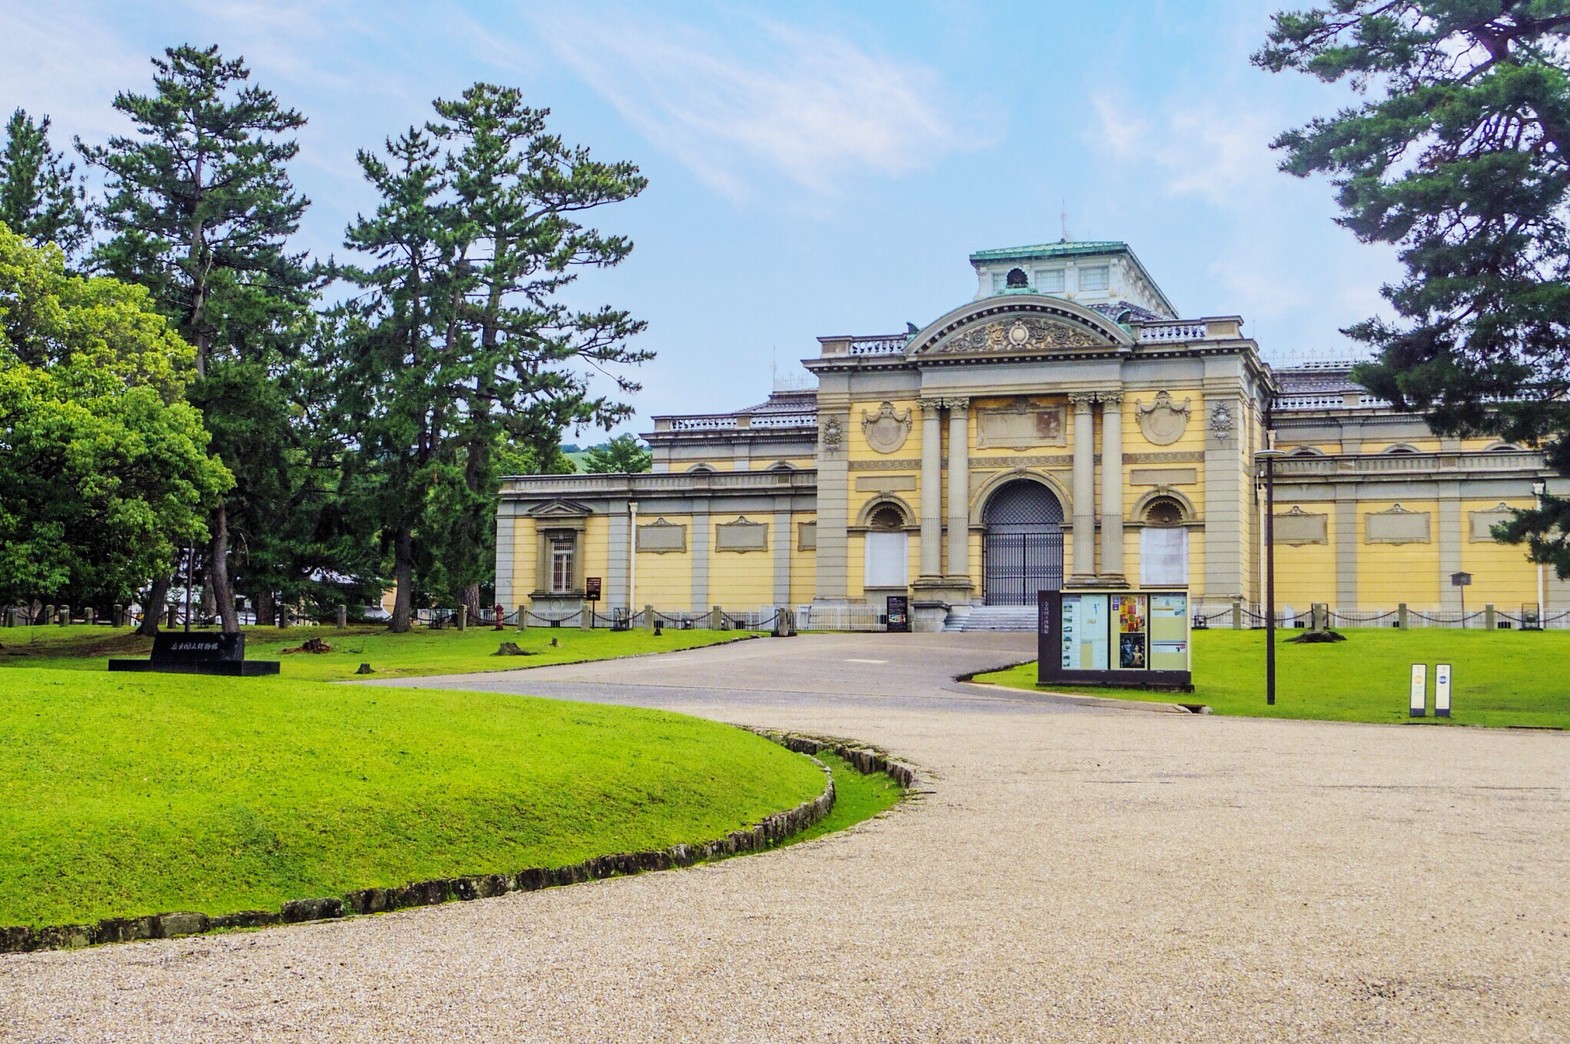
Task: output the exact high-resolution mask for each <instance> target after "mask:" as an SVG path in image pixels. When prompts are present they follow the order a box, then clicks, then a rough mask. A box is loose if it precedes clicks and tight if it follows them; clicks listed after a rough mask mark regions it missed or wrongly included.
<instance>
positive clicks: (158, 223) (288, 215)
mask: <svg viewBox="0 0 1570 1044" xmlns="http://www.w3.org/2000/svg"><path fill="white" fill-rule="evenodd" d="M153 66H154V68H155V70H156V71H155V75H154V90H153V93H151V94H146V95H140V94H131V93H127V92H122V93H120V94H119V95H117V96H116V98H115V101H114V107H115V108H116V109H117V110H119V111H120V112H121V113H124V114H125V115H126V116H128V117H129V118H130V119H131V121H132V123H133V124H134V125H135V127H136V130H137V134H136V136H134V137H123V136H121V137H114V138H111V139H110V140H109V142H108V143H107V144H106V145H103V146H83V147H82V152H83V155H84V156H86V157H87V159H88V160H89V161H90V162H91V163H93V164H95V165H96V166H99V167H101V168H102V169H103V170H104V172H105V175H106V178H107V192H106V198H105V200H104V202H103V204H102V205H101V206H100V208H99V211H98V213H99V217H100V219H101V221H102V224H103V226H104V228H105V229H106V230H107V231H108V232H109V233H110V236H111V238H110V239H109V240H108V241H107V242H105V243H104V244H103V245H102V246H101V247H100V248H99V249H98V250H97V251H96V253H95V259H96V261H97V263H98V265H99V266H100V267H101V268H102V269H103V270H104V271H106V272H108V273H109V274H112V275H114V276H116V277H118V278H121V279H125V280H127V281H130V282H136V283H140V284H141V285H143V286H145V287H147V288H148V289H149V290H150V291H151V292H152V294H153V297H154V299H155V300H156V301H157V302H158V305H159V307H160V308H161V309H162V310H163V312H164V314H165V315H167V316H169V317H170V319H171V320H172V321H173V322H174V323H175V324H176V326H177V327H178V329H179V330H180V332H181V334H182V335H183V336H184V337H185V339H186V340H187V341H189V342H190V343H191V344H192V345H193V346H194V347H195V349H196V359H195V365H196V373H197V375H198V378H199V379H198V380H197V381H196V383H195V384H194V385H193V387H192V389H191V399H192V401H193V402H195V403H196V404H197V405H198V406H200V407H201V409H202V411H203V415H204V417H205V418H206V423H207V426H208V428H209V429H210V430H211V431H212V433H213V436H214V448H215V449H216V450H217V451H218V453H219V454H220V456H222V458H223V459H224V460H225V462H227V463H228V464H229V465H230V466H231V467H233V468H234V469H235V470H236V478H237V488H236V491H235V495H234V496H233V497H230V498H226V499H225V500H224V501H222V502H220V503H219V504H217V505H216V506H215V508H214V511H213V518H212V525H211V532H212V543H211V554H210V556H209V563H208V581H209V583H210V585H211V589H212V593H213V595H214V598H215V601H216V608H217V611H218V615H219V618H220V621H221V623H222V625H223V627H224V629H225V630H233V629H235V628H237V627H238V626H239V619H238V615H237V613H236V610H235V599H234V594H235V588H234V584H233V582H232V580H231V576H230V565H229V559H230V555H229V549H230V543H231V536H232V532H233V531H234V529H235V528H236V527H240V528H241V529H248V530H249V532H250V533H251V535H253V536H256V537H260V536H261V535H262V534H264V533H266V532H268V531H269V528H270V524H271V523H272V521H273V517H274V516H273V513H272V512H271V511H269V510H268V509H269V507H271V506H274V505H277V504H278V503H280V501H279V499H278V497H277V495H276V493H277V491H276V482H275V476H273V475H271V474H269V472H271V471H272V470H274V469H276V468H277V466H278V462H279V461H280V459H285V458H287V455H288V451H289V448H290V446H289V441H290V440H289V433H290V427H289V424H288V417H287V413H286V411H285V409H284V401H285V400H284V398H283V397H282V396H280V395H279V394H278V391H277V388H276V387H275V384H276V378H277V374H278V371H279V369H280V368H281V367H282V366H284V365H286V364H287V361H288V356H289V354H290V353H291V352H295V351H297V348H298V344H297V342H298V334H299V328H300V324H301V321H302V320H301V317H302V314H303V313H305V312H306V310H307V309H308V307H309V306H310V304H311V302H312V300H313V294H314V277H313V275H312V272H311V271H310V269H309V268H308V267H307V265H306V263H305V259H304V257H303V256H302V255H298V254H291V253H289V252H288V251H287V249H286V243H287V240H288V237H289V236H290V235H292V234H293V233H294V232H295V230H296V229H297V228H298V226H299V221H300V216H301V214H302V213H303V212H304V211H305V208H306V206H307V202H308V201H307V200H306V199H305V198H304V197H303V196H301V195H299V194H298V193H297V192H295V190H294V188H293V186H292V185H291V183H290V180H289V177H288V173H287V171H286V169H285V165H286V164H287V163H288V162H289V161H290V160H292V159H293V158H294V156H295V154H296V152H297V151H298V146H297V144H296V143H295V141H294V139H293V138H292V137H291V135H292V133H293V132H294V131H297V130H298V129H299V128H300V127H302V126H303V125H304V123H305V119H304V117H302V116H301V115H300V114H299V113H297V112H295V111H294V110H292V109H285V108H283V107H281V106H280V105H279V103H278V100H277V98H276V97H275V96H274V95H273V94H272V93H271V92H269V91H266V90H263V89H262V88H260V87H256V86H254V85H251V84H249V83H248V82H247V81H248V80H249V77H250V72H249V70H248V69H247V68H246V66H245V63H244V61H243V60H241V59H234V60H229V59H225V58H223V57H222V56H220V55H219V53H218V49H217V48H216V47H208V48H196V47H190V46H182V47H172V48H169V49H168V50H166V51H165V52H164V57H163V58H155V59H153ZM153 627H156V621H154V622H152V623H151V624H150V629H151V628H153Z"/></svg>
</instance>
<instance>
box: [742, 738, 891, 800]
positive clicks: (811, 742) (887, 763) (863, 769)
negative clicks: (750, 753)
mask: <svg viewBox="0 0 1570 1044" xmlns="http://www.w3.org/2000/svg"><path fill="white" fill-rule="evenodd" d="M742 727H743V728H745V729H747V731H748V732H755V733H757V734H758V735H759V736H762V737H763V738H764V739H767V740H773V741H774V742H775V743H778V744H779V745H780V746H782V747H785V748H787V749H789V750H793V751H795V752H796V753H798V754H808V755H816V754H821V753H822V752H823V751H825V750H827V751H829V752H831V753H833V754H837V755H838V756H840V757H841V758H843V759H845V760H846V761H847V762H849V763H850V765H851V767H852V768H854V769H855V770H856V771H857V772H860V773H861V774H862V775H863V776H871V775H874V774H876V773H879V772H883V773H886V774H887V775H888V776H889V778H891V779H893V780H894V782H896V783H898V784H899V785H900V786H901V787H903V788H904V789H906V790H911V789H914V788H915V786H916V771H915V770H914V769H912V768H911V767H910V766H909V765H905V764H901V763H900V762H898V761H891V760H889V756H888V755H887V754H886V753H885V752H883V751H881V750H878V749H876V748H875V747H867V746H862V745H855V746H852V745H851V744H850V743H849V742H848V741H846V740H826V739H819V738H818V737H816V736H804V735H801V734H800V733H794V732H791V733H785V732H776V731H774V730H772V729H755V728H752V727H751V726H745V725H744V726H742Z"/></svg>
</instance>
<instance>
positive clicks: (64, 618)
mask: <svg viewBox="0 0 1570 1044" xmlns="http://www.w3.org/2000/svg"><path fill="white" fill-rule="evenodd" d="M70 622H71V607H70V606H68V605H62V606H61V607H60V614H59V615H58V616H56V617H55V623H57V624H59V625H60V626H61V627H64V626H65V625H66V624H68V623H70Z"/></svg>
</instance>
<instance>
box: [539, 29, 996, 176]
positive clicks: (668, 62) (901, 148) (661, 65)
mask: <svg viewBox="0 0 1570 1044" xmlns="http://www.w3.org/2000/svg"><path fill="white" fill-rule="evenodd" d="M534 23H535V25H536V27H537V29H538V31H539V32H540V33H541V35H542V36H543V37H544V38H545V39H546V40H547V42H548V43H549V44H550V46H551V47H552V49H553V50H555V51H556V53H557V54H558V55H559V56H560V57H561V59H562V60H563V61H564V62H565V63H566V64H567V65H568V66H569V67H570V68H571V69H572V70H573V71H574V72H575V73H577V75H578V76H579V77H581V78H582V79H583V80H584V81H585V82H586V83H587V84H589V86H590V87H591V88H592V89H593V90H594V91H595V92H597V93H598V94H599V95H600V96H601V97H603V98H604V99H605V100H606V101H608V102H609V103H610V104H611V105H612V106H614V107H615V108H616V109H617V111H618V112H619V113H621V115H622V116H623V118H625V119H626V120H627V121H628V122H629V123H631V124H632V125H633V126H635V127H636V128H638V130H639V132H640V133H642V134H643V135H645V136H646V137H647V138H649V139H650V140H651V141H652V142H654V143H655V144H656V145H658V146H659V147H661V148H663V149H665V150H667V151H669V152H670V153H672V154H673V155H675V156H676V157H677V158H678V159H680V160H681V162H682V163H684V164H685V165H687V166H688V167H689V168H691V169H692V170H693V171H694V172H695V173H696V174H697V175H698V176H699V177H700V178H702V179H703V180H704V181H705V182H706V183H708V184H709V185H711V186H713V187H715V188H716V189H718V190H720V191H722V192H724V193H726V194H728V195H731V196H733V197H740V196H745V195H747V194H748V193H749V191H750V190H751V189H752V187H753V184H754V182H755V181H756V180H759V179H761V178H763V177H766V174H765V172H767V171H775V172H778V173H779V174H781V175H783V176H784V177H785V178H786V179H788V180H789V181H791V182H794V183H795V184H797V185H799V186H803V187H805V188H807V189H809V190H811V191H813V192H816V193H821V194H826V195H833V194H837V190H838V186H839V185H840V184H841V183H842V182H843V181H844V180H845V179H847V178H850V177H855V176H857V175H862V174H867V173H870V174H874V175H882V176H892V177H898V176H900V175H904V174H908V173H910V172H912V171H915V170H918V169H921V168H922V167H924V166H926V165H928V164H930V163H932V162H934V161H935V160H936V159H938V158H939V157H941V156H943V155H945V154H947V153H950V152H953V151H956V150H961V149H966V148H970V147H975V146H976V145H979V144H981V142H980V141H975V140H970V139H969V138H968V137H967V135H966V134H965V133H963V132H961V130H960V129H959V126H958V123H957V121H956V120H955V119H954V118H953V117H952V116H951V115H950V114H949V112H948V110H947V105H946V103H945V99H944V97H943V91H944V88H943V84H942V83H941V81H940V80H939V78H938V77H937V76H936V74H934V73H933V72H932V71H931V70H929V69H927V68H925V67H924V66H921V65H917V64H915V63H911V62H904V61H900V60H897V59H894V58H890V57H887V56H883V55H877V54H874V53H872V52H870V51H868V50H866V49H864V48H863V47H861V46H858V45H857V44H856V43H855V42H853V41H851V40H849V39H846V38H844V37H842V36H836V35H832V34H828V33H823V32H814V31H808V30H803V29H797V28H793V27H788V26H785V25H782V24H779V23H776V22H771V21H766V20H763V19H761V18H747V17H744V16H730V17H729V18H728V20H727V25H726V27H725V29H724V31H723V32H719V31H714V30H710V29H702V28H697V27H694V26H690V25H681V24H676V23H673V22H671V21H669V20H667V19H664V18H660V17H657V16H656V15H654V14H653V13H651V12H649V11H638V10H624V11H621V12H619V13H618V14H617V16H616V17H614V18H612V17H605V16H604V14H603V13H601V14H599V15H596V16H593V17H591V16H589V15H586V14H583V13H581V12H580V11H572V12H567V11H555V12H551V13H548V14H539V15H537V16H536V17H535V19H534Z"/></svg>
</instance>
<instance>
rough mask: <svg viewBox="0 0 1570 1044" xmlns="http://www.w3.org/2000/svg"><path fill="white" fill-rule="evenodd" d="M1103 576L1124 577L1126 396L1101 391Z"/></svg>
mask: <svg viewBox="0 0 1570 1044" xmlns="http://www.w3.org/2000/svg"><path fill="white" fill-rule="evenodd" d="M1097 398H1099V399H1100V400H1101V575H1102V576H1103V577H1106V578H1108V579H1116V578H1121V577H1122V576H1123V393H1122V392H1121V391H1107V392H1101V393H1099V394H1098V395H1097Z"/></svg>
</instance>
